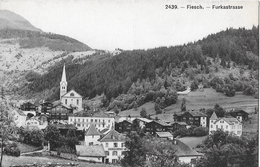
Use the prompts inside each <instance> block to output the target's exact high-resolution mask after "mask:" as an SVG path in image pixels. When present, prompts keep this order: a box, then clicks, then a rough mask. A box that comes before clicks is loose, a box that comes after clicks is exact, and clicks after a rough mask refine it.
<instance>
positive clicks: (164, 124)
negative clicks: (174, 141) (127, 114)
mask: <svg viewBox="0 0 260 167" xmlns="http://www.w3.org/2000/svg"><path fill="white" fill-rule="evenodd" d="M152 122H155V123H157V124H160V125H162V126H171V125H170V124H167V123H165V122H163V121H152ZM152 122H149V123H152ZM149 123H148V124H149Z"/></svg>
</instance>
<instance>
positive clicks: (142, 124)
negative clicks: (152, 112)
mask: <svg viewBox="0 0 260 167" xmlns="http://www.w3.org/2000/svg"><path fill="white" fill-rule="evenodd" d="M152 121H153V120H150V119H147V118H136V119H134V120H133V124H137V125H139V127H140V128H141V129H143V128H144V127H145V125H146V124H147V123H150V122H152Z"/></svg>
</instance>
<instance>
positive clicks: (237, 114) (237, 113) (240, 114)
mask: <svg viewBox="0 0 260 167" xmlns="http://www.w3.org/2000/svg"><path fill="white" fill-rule="evenodd" d="M225 115H226V116H232V117H234V118H237V119H238V120H239V121H240V122H242V121H244V120H248V115H249V114H248V113H247V112H245V111H244V110H234V109H233V110H231V111H229V112H227V113H225Z"/></svg>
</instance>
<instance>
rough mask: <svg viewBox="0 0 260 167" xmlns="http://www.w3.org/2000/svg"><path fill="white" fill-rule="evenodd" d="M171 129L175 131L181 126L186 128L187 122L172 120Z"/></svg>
mask: <svg viewBox="0 0 260 167" xmlns="http://www.w3.org/2000/svg"><path fill="white" fill-rule="evenodd" d="M171 125H172V130H173V131H176V130H179V129H182V128H187V126H188V124H187V123H186V122H172V123H171Z"/></svg>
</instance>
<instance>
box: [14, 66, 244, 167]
mask: <svg viewBox="0 0 260 167" xmlns="http://www.w3.org/2000/svg"><path fill="white" fill-rule="evenodd" d="M67 86H68V83H67V80H66V67H65V64H64V67H63V72H62V75H61V81H60V100H58V101H54V102H49V101H44V100H42V101H39V102H38V104H34V103H32V102H25V103H23V104H21V105H20V106H17V107H16V108H15V107H14V108H13V109H12V111H11V112H12V113H13V117H14V120H15V123H16V126H17V127H18V128H20V129H31V130H35V129H36V130H42V131H45V129H46V128H48V126H50V125H51V126H55V127H56V128H57V129H59V131H60V133H61V135H63V136H65V135H66V134H67V132H68V131H69V130H75V131H76V132H77V134H81V137H80V139H79V143H77V144H76V146H75V148H76V156H75V155H73V156H70V155H66V154H62V153H61V154H59V153H57V151H55V150H53V149H52V148H51V146H50V143H49V141H47V143H46V144H45V146H44V147H43V148H45V149H46V150H45V151H49V152H51V155H56V156H57V155H58V154H59V156H61V157H62V158H67V159H72V160H75V159H76V160H82V161H87V162H95V163H106V164H117V163H119V161H120V160H121V159H122V158H123V157H124V152H126V151H127V148H126V146H125V141H126V134H127V133H129V132H131V131H138V130H141V131H142V132H143V133H145V134H150V135H152V136H154V137H155V138H160V139H163V140H167V141H172V143H174V144H175V145H176V147H177V152H176V153H175V154H176V156H177V157H178V161H179V162H181V163H187V164H192V163H193V161H194V159H197V158H200V157H201V156H202V155H203V153H200V152H198V151H196V150H195V149H194V148H191V147H189V146H188V145H186V144H185V143H184V142H182V141H181V140H179V137H180V136H176V135H175V136H174V135H173V134H174V132H177V131H180V130H181V129H189V128H201V129H202V130H201V131H203V132H205V131H206V133H202V134H201V136H205V135H208V134H211V133H212V132H214V131H217V130H218V129H221V130H223V131H227V132H229V133H230V134H233V135H235V136H241V135H242V132H243V131H242V129H243V121H245V120H247V119H248V115H249V114H248V113H247V112H245V111H243V110H231V111H229V112H228V113H226V114H225V115H224V116H223V117H218V116H217V114H216V113H215V111H214V112H213V113H212V115H211V116H210V117H208V116H207V115H206V114H205V113H203V112H201V111H195V110H191V111H189V110H188V111H185V112H179V113H174V114H172V119H170V120H172V121H169V119H167V120H163V119H158V118H156V119H152V118H144V117H141V116H140V117H131V116H130V115H129V116H125V117H123V116H119V115H117V114H116V113H115V112H114V111H101V110H99V111H96V112H94V111H95V110H96V109H93V108H92V110H91V111H92V112H89V110H87V109H86V108H84V107H83V104H82V96H81V95H80V94H79V93H77V92H76V91H75V90H69V91H68V90H67ZM188 92H189V91H188ZM186 93H187V92H186ZM175 134H176V133H175Z"/></svg>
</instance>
